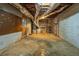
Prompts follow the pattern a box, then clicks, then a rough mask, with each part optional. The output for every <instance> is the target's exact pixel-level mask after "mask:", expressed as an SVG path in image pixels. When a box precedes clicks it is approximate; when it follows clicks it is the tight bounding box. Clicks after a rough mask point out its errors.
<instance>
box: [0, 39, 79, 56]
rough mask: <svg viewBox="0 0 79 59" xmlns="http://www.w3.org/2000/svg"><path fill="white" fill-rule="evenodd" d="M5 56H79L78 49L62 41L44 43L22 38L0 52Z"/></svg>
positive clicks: (44, 41) (43, 41)
mask: <svg viewBox="0 0 79 59" xmlns="http://www.w3.org/2000/svg"><path fill="white" fill-rule="evenodd" d="M0 55H6V56H12V55H13V56H40V55H48V56H79V49H78V48H76V47H74V46H73V45H71V44H69V43H68V42H66V41H64V40H58V41H46V40H42V39H41V40H33V38H29V37H28V38H27V37H25V38H23V39H22V40H19V41H17V42H15V43H12V44H10V45H9V46H8V47H6V48H4V49H1V50H0Z"/></svg>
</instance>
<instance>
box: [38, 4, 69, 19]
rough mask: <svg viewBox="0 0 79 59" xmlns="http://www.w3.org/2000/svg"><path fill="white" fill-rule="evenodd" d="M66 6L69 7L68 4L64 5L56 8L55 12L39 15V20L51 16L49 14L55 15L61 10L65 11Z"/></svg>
mask: <svg viewBox="0 0 79 59" xmlns="http://www.w3.org/2000/svg"><path fill="white" fill-rule="evenodd" d="M66 7H68V5H65V6H63V7H61V8H60V9H58V10H55V11H54V12H51V13H49V14H48V15H45V16H42V17H39V18H38V20H42V19H45V18H47V17H49V16H51V15H54V14H56V13H60V12H61V11H63V10H64V9H65V8H66Z"/></svg>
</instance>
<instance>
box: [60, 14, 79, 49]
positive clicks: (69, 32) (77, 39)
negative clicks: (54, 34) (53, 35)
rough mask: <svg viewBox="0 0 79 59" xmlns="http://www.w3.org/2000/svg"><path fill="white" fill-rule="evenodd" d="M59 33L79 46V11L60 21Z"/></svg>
mask: <svg viewBox="0 0 79 59" xmlns="http://www.w3.org/2000/svg"><path fill="white" fill-rule="evenodd" d="M59 34H60V36H62V37H63V38H64V40H66V41H68V42H70V43H71V44H73V45H74V46H75V47H78V48H79V13H76V14H74V15H73V16H71V17H69V18H67V19H65V20H63V21H60V23H59Z"/></svg>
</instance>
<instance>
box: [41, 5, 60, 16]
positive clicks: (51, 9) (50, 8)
mask: <svg viewBox="0 0 79 59" xmlns="http://www.w3.org/2000/svg"><path fill="white" fill-rule="evenodd" d="M59 5H60V4H59V3H53V4H51V5H50V7H49V8H48V10H47V11H46V12H45V13H44V14H43V15H42V16H44V15H47V14H49V13H50V12H51V11H53V10H54V9H56V8H57V7H58V6H59Z"/></svg>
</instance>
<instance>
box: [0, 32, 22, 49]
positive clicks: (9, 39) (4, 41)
mask: <svg viewBox="0 0 79 59" xmlns="http://www.w3.org/2000/svg"><path fill="white" fill-rule="evenodd" d="M20 37H21V32H17V33H11V34H6V35H2V36H0V49H2V48H5V47H7V46H8V45H9V44H11V43H13V42H15V41H17V40H18V39H19V38H20Z"/></svg>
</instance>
